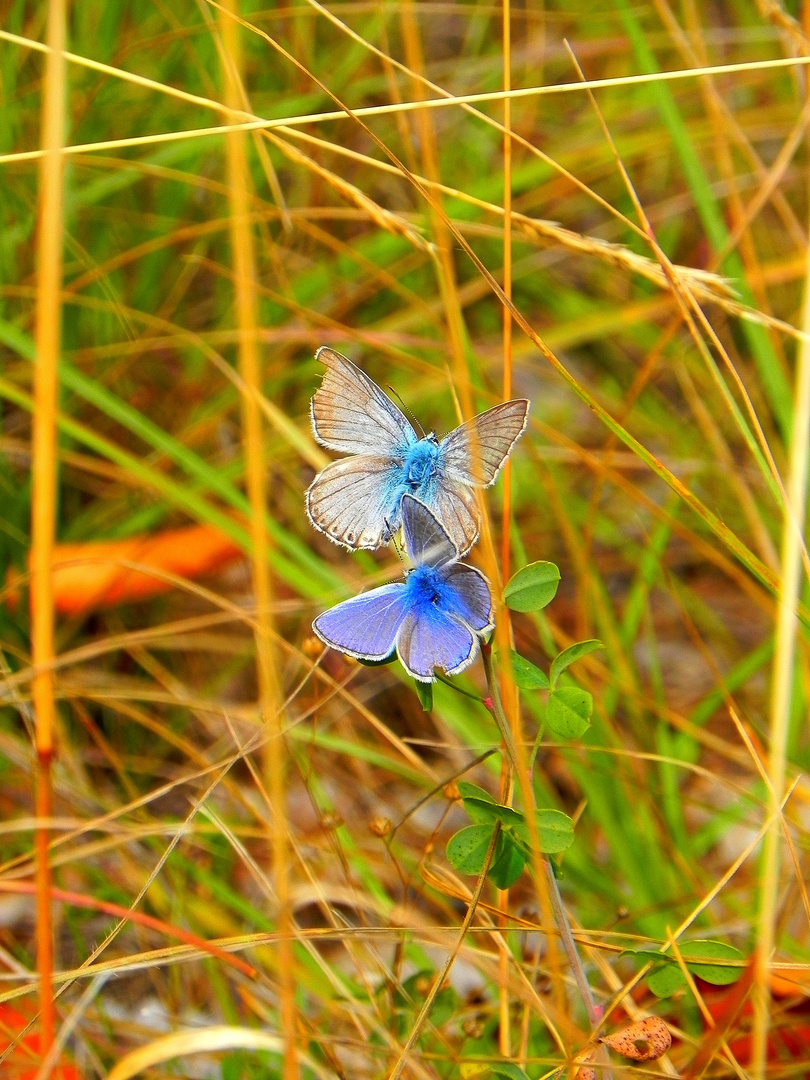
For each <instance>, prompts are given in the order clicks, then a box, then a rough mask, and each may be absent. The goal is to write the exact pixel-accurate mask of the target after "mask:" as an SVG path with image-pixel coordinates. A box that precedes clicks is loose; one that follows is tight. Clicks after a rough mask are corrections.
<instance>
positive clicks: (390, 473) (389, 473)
mask: <svg viewBox="0 0 810 1080" xmlns="http://www.w3.org/2000/svg"><path fill="white" fill-rule="evenodd" d="M315 357H316V359H318V360H320V361H321V363H323V364H326V374H325V375H324V378H323V382H322V384H321V386H320V387H319V388H318V390H316V392H315V395H314V396H313V398H312V427H313V430H314V433H315V438H316V439H317V440H318V442H319V443H321V444H322V445H323V446H328V447H329V448H330V449H331V450H337V451H338V452H339V453H343V454H351V455H353V456H352V457H347V458H342V459H341V460H339V461H333V462H332V463H331V464H330V465H327V466H326V468H325V469H323V471H322V472H319V473H318V475H317V476H316V477H315V479H314V480H313V481H312V483H311V485H310V487H309V489H308V490H307V494H306V507H307V515H308V516H309V520H310V521H311V522H312V524H313V525H314V526H315V528H316V529H319V530H320V531H321V532H324V533H326V535H327V536H328V537H329V538H330V539H331V540H334V541H335V542H336V543H338V544H343V545H344V546H345V547H347V548H377V547H380V545H381V544H387V543H388V542H389V540H390V539H391V537H392V536H394V534H395V533H396V532H397V530H398V529H399V526H400V520H401V516H400V506H401V503H402V498H403V496H404V495H406V494H411V495H414V496H416V497H417V498H418V499H420V500H421V501H422V502H423V503H424V504H425V506H427V507H429V509H430V510H432V511H433V513H434V514H435V515H436V517H437V518H438V519H439V521H440V522H441V523H442V525H443V527H444V529H445V531H446V532H447V535H448V536H449V537H450V540H451V542H452V543H453V544H454V545H455V547H456V548H458V550H459V553H460V554H464V553H465V552H467V551H469V550H470V548H471V547H472V546H473V544H474V543H475V541H476V539H477V538H478V532H479V529H480V524H481V522H480V516H479V513H478V506H477V504H476V500H475V494H474V490H473V489H474V488H475V487H489V486H490V485H491V484H494V483H495V479H496V477H497V475H498V473H499V472H500V471H501V467H502V466H503V463H504V462H505V461H506V459H507V457H509V454H510V453H511V451H512V447H513V446H514V445H515V441H516V440H517V438H518V437H519V436H520V435H521V433H522V432H523V430H524V428H525V427H526V421H527V418H528V415H529V402H528V401H526V400H525V399H523V398H520V399H517V400H515V401H507V402H504V403H503V404H502V405H496V406H495V407H494V408H493V409H489V410H488V411H487V412H484V413H480V414H479V415H478V416H476V417H474V418H473V419H472V420H469V421H468V422H467V423H466V424H462V425H461V426H460V427H457V428H456V429H455V431H451V432H450V434H449V435H446V436H445V437H444V438H443V439H441V440H439V439H437V438H436V436H435V435H434V434H433V432H432V431H431V432H430V433H429V434H427V435H423V436H422V438H419V437H418V436H417V434H416V432H415V431H414V429H413V426H412V425H411V423H410V421H409V420H408V418H407V417H406V416H405V414H404V413H403V412H402V410H401V409H399V408H398V407H397V406H396V405H395V404H394V403H393V401H391V399H390V398H389V397H388V396H387V395H386V394H384V393H383V391H382V390H381V389H380V388H379V386H377V384H376V383H375V382H374V381H373V380H372V379H370V378H369V377H368V375H366V374H365V373H364V372H362V371H361V370H360V369H359V368H358V367H356V366H355V365H354V364H353V363H352V362H351V360H348V359H347V358H346V357H345V356H341V354H340V353H338V352H335V350H334V349H330V348H328V347H327V346H326V345H323V346H321V348H320V349H318V351H317V353H316V354H315Z"/></svg>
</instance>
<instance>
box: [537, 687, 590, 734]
mask: <svg viewBox="0 0 810 1080" xmlns="http://www.w3.org/2000/svg"><path fill="white" fill-rule="evenodd" d="M592 712H593V698H592V697H591V695H590V694H589V693H588V691H587V690H581V689H580V688H579V687H578V686H563V687H561V688H560V689H559V690H552V692H551V693H550V694H549V696H548V705H547V706H546V723H547V724H548V726H549V727H550V728H551V730H552V731H553V732H554V734H555V735H559V736H560V738H561V739H578V738H579V737H580V736H581V735H584V734H585V732H586V731H587V730H588V728H589V727H590V725H591V713H592Z"/></svg>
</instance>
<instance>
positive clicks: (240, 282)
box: [219, 0, 298, 1080]
mask: <svg viewBox="0 0 810 1080" xmlns="http://www.w3.org/2000/svg"><path fill="white" fill-rule="evenodd" d="M237 3H238V0H227V3H226V4H225V5H224V10H222V11H221V12H220V18H219V28H220V33H221V39H222V52H223V57H222V59H223V64H224V66H225V88H226V104H227V106H228V108H229V109H230V110H232V114H231V116H233V114H238V113H239V110H240V109H241V106H242V86H241V70H242V63H241V46H240V27H239V24H238V23H237V22H236V20H235V19H234V18H233V16H235V15H238V10H237ZM246 140H247V135H246V134H245V133H244V132H241V131H236V130H229V131H228V134H227V140H226V153H227V173H228V193H229V200H230V214H231V221H230V232H231V248H232V252H233V263H234V288H235V293H236V318H237V326H238V330H239V373H240V376H241V378H242V382H243V383H244V390H245V392H244V393H243V394H242V396H241V402H242V425H243V444H244V453H245V473H246V477H247V492H248V498H249V500H250V508H251V523H250V524H251V530H250V531H251V540H252V545H253V588H254V592H255V594H256V634H255V638H256V663H257V676H258V684H259V707H260V710H261V716H262V720H263V722H264V723H265V724H266V725H268V728H269V732H270V735H271V739H270V741H269V743H268V744H267V753H266V756H265V763H266V769H267V772H268V775H269V787H270V802H271V806H272V813H273V827H272V859H273V884H274V886H275V892H276V901H277V904H278V911H277V926H278V934H279V940H278V957H277V963H278V981H279V1000H280V1006H281V1028H282V1041H283V1046H284V1074H283V1075H284V1080H296V1078H297V1076H298V1050H297V1047H296V1011H295V968H294V955H293V947H292V917H291V906H290V891H289V869H290V867H289V861H290V860H289V850H288V843H287V818H286V799H285V754H284V742H283V719H282V711H281V693H280V686H279V679H278V670H277V666H276V657H275V652H274V647H273V625H272V617H271V610H272V609H271V604H272V597H273V594H272V582H271V580H270V562H269V550H268V548H269V537H268V535H267V530H266V528H265V524H264V520H265V509H266V483H265V468H266V466H265V460H264V438H263V430H262V413H261V407H260V405H259V401H260V398H261V396H262V378H261V364H260V360H259V348H258V311H257V308H258V289H257V281H256V256H255V250H254V237H253V228H252V222H251V209H252V207H251V182H250V173H249V170H248V164H247V153H246V149H247V146H246Z"/></svg>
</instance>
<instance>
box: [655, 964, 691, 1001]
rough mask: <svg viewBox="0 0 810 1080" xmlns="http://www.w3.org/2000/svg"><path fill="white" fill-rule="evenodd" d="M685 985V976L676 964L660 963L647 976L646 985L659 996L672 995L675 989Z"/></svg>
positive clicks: (666, 996)
mask: <svg viewBox="0 0 810 1080" xmlns="http://www.w3.org/2000/svg"><path fill="white" fill-rule="evenodd" d="M685 985H686V976H685V975H684V973H683V972H682V971H681V969H680V968H679V967H678V965H677V964H662V965H661V966H660V967H655V968H653V969H652V971H651V972H650V973H649V975H648V976H647V986H648V987H649V989H650V991H651V992H652V993H653V994H655V996H656V997H659V998H668V997H672V995H673V994H674V993H675V991H676V990H680V988H681V987H682V986H685Z"/></svg>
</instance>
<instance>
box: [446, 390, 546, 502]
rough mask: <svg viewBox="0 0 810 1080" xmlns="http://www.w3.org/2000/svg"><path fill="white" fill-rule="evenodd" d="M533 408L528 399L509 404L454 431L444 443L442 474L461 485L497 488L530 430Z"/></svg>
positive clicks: (481, 414)
mask: <svg viewBox="0 0 810 1080" xmlns="http://www.w3.org/2000/svg"><path fill="white" fill-rule="evenodd" d="M530 404H531V403H530V402H529V401H527V400H526V399H525V398H517V399H516V400H514V401H505V402H503V404H502V405H496V406H495V408H494V409H488V410H487V411H486V412H484V413H480V414H479V415H478V416H474V417H473V419H472V420H468V421H467V423H466V424H462V425H461V426H460V427H457V428H456V429H455V431H451V432H450V434H449V435H447V436H446V437H445V438H444V439H442V441H441V443H440V450H441V457H440V466H441V471H442V474H443V475H444V476H445V477H446V478H447V479H448V480H451V481H452V480H455V481H457V482H458V483H460V484H468V485H469V484H472V485H475V486H478V487H489V486H490V484H494V483H495V479H496V477H497V475H498V473H499V472H500V471H501V469H502V467H503V463H504V462H505V461H506V459H507V458H508V457H509V454H510V453H511V452H512V447H513V446H514V445H515V443H516V441H517V440H518V439H519V438H520V436H521V434H522V433H523V431H524V429H525V427H526V423H527V421H528V417H529V405H530Z"/></svg>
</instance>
